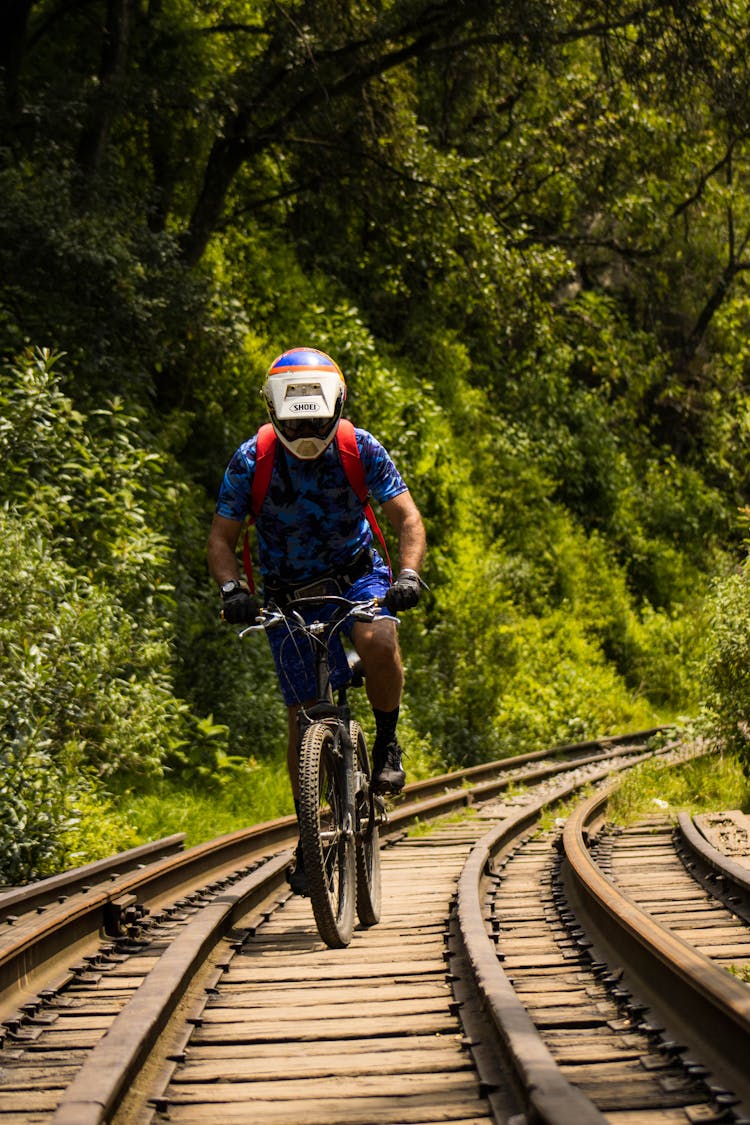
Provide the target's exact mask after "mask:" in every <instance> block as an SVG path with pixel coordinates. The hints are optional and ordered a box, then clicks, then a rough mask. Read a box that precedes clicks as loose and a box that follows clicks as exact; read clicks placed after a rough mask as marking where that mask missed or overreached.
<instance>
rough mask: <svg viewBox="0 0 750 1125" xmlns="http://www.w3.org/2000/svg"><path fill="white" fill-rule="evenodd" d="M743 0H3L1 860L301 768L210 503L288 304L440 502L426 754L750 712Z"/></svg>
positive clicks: (419, 665) (287, 327)
mask: <svg viewBox="0 0 750 1125" xmlns="http://www.w3.org/2000/svg"><path fill="white" fill-rule="evenodd" d="M747 17H748V11H747V3H746V0H741V2H735V0H706V2H703V3H700V4H698V3H697V2H693V0H689V2H687V3H681V4H675V3H673V2H668V0H653V2H652V3H648V4H636V3H634V2H632V0H631V2H628V0H615V2H614V3H611V2H607V3H606V4H605V3H602V2H600V0H590V2H586V3H583V4H577V3H572V2H568V0H562V2H560V3H555V4H552V3H551V2H549V0H534V2H532V3H526V4H518V3H516V2H515V0H502V2H498V3H495V4H485V3H481V2H478V0H468V2H467V3H463V4H454V3H452V2H451V0H444V2H438V3H434V2H433V0H430V2H429V3H428V2H427V0H389V2H388V3H387V4H384V5H371V4H367V3H362V2H357V0H337V2H335V3H331V4H327V5H320V4H313V3H312V2H311V0H295V2H294V3H292V5H291V6H286V7H280V6H278V5H275V4H271V3H267V2H266V0H222V2H221V3H219V2H216V0H199V2H197V3H189V4H188V3H185V2H184V0H108V2H107V3H106V4H105V3H103V2H102V0H93V2H92V0H11V2H10V3H8V4H6V5H4V6H3V7H2V10H0V83H1V84H2V88H1V91H0V93H1V95H2V101H1V103H0V131H1V136H0V357H2V361H3V367H2V374H1V375H0V454H1V457H0V488H1V490H2V491H1V496H2V509H1V510H0V520H1V521H2V527H1V530H2V537H1V538H0V608H1V609H2V614H1V620H0V758H1V759H2V766H3V771H2V780H0V823H1V824H2V825H3V827H2V828H0V833H2V835H0V839H1V840H2V842H3V844H4V845H5V846H4V847H3V849H2V855H3V864H4V866H2V867H1V868H0V878H6V879H13V880H15V879H20V878H23V877H25V876H27V875H29V874H32V873H35V872H39V871H44V870H50V869H53V868H54V867H55V866H56V865H59V864H61V863H65V862H69V861H70V857H71V850H75V849H76V848H79V849H81V848H82V849H83V850H84V851H85V850H86V849H88V850H89V851H90V850H91V847H92V846H93V845H91V844H90V842H86V843H85V844H81V843H80V841H81V840H82V839H83V838H84V837H85V835H86V834H85V831H84V827H85V824H86V823H87V822H88V821H90V818H91V813H90V810H91V809H92V808H95V807H96V803H97V801H99V800H105V799H106V796H105V794H106V792H107V791H108V790H110V791H112V792H113V793H115V794H121V792H122V790H123V789H128V790H129V791H131V792H134V793H135V794H136V796H137V793H138V792H141V791H144V790H146V789H148V787H149V786H151V785H153V783H154V780H153V779H154V778H156V777H159V776H161V775H166V776H167V777H172V778H178V779H180V780H181V783H182V784H185V785H191V786H193V787H201V788H203V789H208V790H210V789H211V788H212V787H214V788H215V789H218V788H220V787H221V786H222V784H224V783H227V782H229V783H230V784H234V783H236V784H238V785H245V784H247V783H248V780H247V779H248V777H250V778H251V779H253V778H255V779H256V780H257V779H258V777H259V774H260V773H261V772H262V769H263V767H264V763H265V764H266V765H267V767H268V769H269V770H270V771H274V772H275V771H277V770H278V769H279V768H280V765H279V761H280V759H279V748H280V744H281V742H282V741H283V725H284V715H283V708H282V707H281V705H280V703H279V700H278V697H277V694H276V691H275V685H274V682H273V676H272V674H271V670H270V667H269V661H268V658H267V655H266V652H265V650H264V649H262V648H261V646H260V645H252V644H247V645H243V646H242V647H241V649H240V646H239V645H238V643H237V641H236V639H235V638H234V636H233V635H232V634H231V632H230V631H229V630H224V631H222V629H221V627H220V626H219V623H218V620H217V612H216V611H217V606H216V595H215V592H214V591H213V590H212V589H211V586H210V583H209V581H208V579H207V576H206V568H205V559H204V543H205V535H206V531H207V527H208V522H209V520H210V513H211V510H212V505H213V498H214V495H215V492H216V488H217V485H218V482H219V480H220V476H221V473H222V471H223V468H224V465H225V463H226V461H227V460H228V458H229V456H230V455H231V453H232V451H233V449H234V448H235V447H236V445H237V444H238V443H239V442H240V441H241V440H242V439H243V438H245V437H246V436H248V435H249V434H250V433H251V432H252V431H253V429H254V428H255V427H256V426H257V424H258V422H259V421H260V420H261V404H260V402H259V400H258V397H257V388H258V386H259V384H260V382H261V380H262V377H263V373H264V370H265V369H266V367H267V366H268V364H269V362H270V360H271V359H272V358H273V357H274V355H276V354H277V353H278V352H279V351H280V350H282V349H283V348H284V347H287V346H291V345H293V344H299V343H309V344H312V345H314V346H317V347H321V348H323V349H325V350H327V351H329V352H330V353H331V354H332V355H334V356H335V357H336V359H337V360H338V361H339V362H340V363H341V365H342V366H343V368H344V370H345V372H346V376H347V380H348V384H349V391H350V395H349V401H348V412H349V415H350V416H351V417H352V418H353V419H354V420H355V421H356V422H357V423H358V424H362V425H366V426H367V427H368V428H369V429H371V430H373V431H374V432H375V433H376V434H377V435H378V436H379V437H380V438H381V439H382V440H383V441H384V443H385V444H386V445H387V447H388V448H389V449H390V450H391V452H392V453H393V455H394V458H395V459H396V461H397V463H398V465H399V467H400V468H401V470H402V472H403V473H404V475H405V476H406V478H407V480H408V482H409V484H410V487H411V489H412V491H413V493H414V495H415V497H416V499H417V501H418V503H419V505H420V507H421V509H422V511H423V513H424V516H425V519H426V522H427V525H428V533H429V542H430V553H429V560H428V566H427V570H426V578H427V581H428V583H429V585H430V587H431V596H430V598H429V599H427V601H426V604H425V605H424V606H423V607H422V608H420V610H419V611H418V612H416V613H414V614H412V615H410V616H409V617H405V618H404V623H403V628H402V638H403V646H404V651H405V656H406V662H407V670H408V691H407V696H406V699H405V706H404V732H405V739H404V740H405V742H406V744H407V746H408V747H409V749H410V754H411V756H410V759H409V763H410V769H411V771H412V774H413V773H414V772H417V773H419V772H427V771H429V770H434V769H441V768H443V767H445V766H446V765H450V764H454V763H469V762H473V761H476V760H478V759H480V758H485V759H487V758H490V757H493V756H496V755H501V754H507V753H510V752H513V751H517V750H521V749H526V748H529V747H532V746H538V745H540V744H545V743H551V742H555V741H570V740H571V739H576V738H579V737H585V736H587V735H594V734H598V733H604V732H609V731H613V730H622V729H623V728H625V727H628V726H631V727H632V726H646V725H650V724H652V723H654V722H656V721H658V720H659V719H662V718H671V717H674V716H675V715H678V714H681V713H688V712H695V711H697V710H698V708H699V705H700V703H701V700H702V696H704V695H707V697H709V698H708V699H707V704H706V713H707V714H710V715H712V716H713V717H714V718H713V719H712V721H713V722H714V724H718V727H717V728H716V729H718V730H720V732H721V733H722V734H723V736H727V732H728V737H730V738H731V739H734V738H735V736H736V734H737V732H738V731H742V730H743V729H744V727H743V724H744V722H745V718H744V716H745V714H746V708H745V702H746V700H747V692H746V691H744V690H743V689H741V688H740V687H737V686H736V685H735V681H734V679H733V675H734V673H733V672H732V669H733V668H734V667H735V665H736V661H737V657H736V655H735V653H736V652H737V651H742V649H743V646H745V647H747V644H748V641H747V637H748V634H749V631H750V624H748V622H749V621H750V614H749V613H748V611H747V609H746V608H744V607H745V602H746V599H747V593H746V583H747V576H746V573H745V572H744V571H742V570H738V571H737V572H736V573H733V568H734V567H736V566H737V565H738V564H739V563H741V562H742V558H743V554H744V546H743V543H742V528H741V524H740V521H739V519H738V509H739V508H742V507H743V506H745V505H746V504H748V502H750V495H748V494H749V492H750V479H749V477H748V464H749V463H750V459H749V454H750V410H748V395H747V377H746V375H747V367H748V362H749V359H750V355H749V350H748V348H749V345H748V332H747V327H748V321H749V320H750V294H749V293H748V288H747V279H746V278H747V269H748V265H750V249H749V248H748V243H749V242H750V192H749V191H748V156H749V155H750V152H749V148H748V146H749V144H750V138H749V137H748V132H747V124H746V123H747V121H748V119H750V72H749V71H748V62H747V60H748V57H749V56H748V37H749V36H750V30H749V29H750V20H748V18H747ZM712 584H713V588H714V589H715V590H716V591H717V592H716V594H715V595H714V600H713V601H711V602H710V603H706V593H707V591H708V590H709V588H710V587H711V586H712ZM716 599H718V600H716ZM721 621H724V622H725V624H727V628H726V630H725V632H724V633H722V628H721V627H720V625H717V623H720V622H721ZM709 622H713V624H714V633H713V634H712V635H713V636H714V637H715V638H716V639H715V641H712V642H711V644H709V646H708V651H706V649H705V640H706V636H707V634H708V623H709ZM736 646H738V647H736ZM701 661H703V662H704V663H703V664H701ZM733 662H734V663H733ZM700 667H704V668H705V669H706V673H705V677H706V678H705V681H704V682H705V685H706V686H705V687H704V686H703V685H702V683H701V680H700V678H699V668H700ZM743 682H744V681H743ZM748 702H750V700H748ZM409 763H408V764H409ZM128 799H130V798H128ZM87 809H88V810H89V812H88V813H87V812H86V810H87ZM87 818H88V820H87ZM115 820H116V817H114V816H113V821H112V822H114V821H115ZM76 824H78V826H79V828H78V830H77V829H76ZM76 831H78V833H79V834H78V835H76ZM207 831H208V832H210V825H207ZM86 839H87V841H88V837H86ZM109 843H110V841H109V840H108V841H107V844H106V846H109ZM102 846H105V845H102ZM6 857H7V862H6Z"/></svg>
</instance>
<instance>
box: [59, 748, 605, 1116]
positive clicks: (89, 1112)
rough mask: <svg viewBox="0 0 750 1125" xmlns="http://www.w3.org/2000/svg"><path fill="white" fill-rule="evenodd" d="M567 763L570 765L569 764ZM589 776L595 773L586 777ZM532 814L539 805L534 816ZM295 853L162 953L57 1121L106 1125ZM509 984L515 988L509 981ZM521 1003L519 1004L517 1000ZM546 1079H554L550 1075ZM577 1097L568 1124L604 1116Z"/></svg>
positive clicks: (421, 805)
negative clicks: (206, 965)
mask: <svg viewBox="0 0 750 1125" xmlns="http://www.w3.org/2000/svg"><path fill="white" fill-rule="evenodd" d="M602 757H603V758H604V760H605V761H607V762H608V761H609V760H610V759H611V757H612V752H608V753H606V754H605V755H603V756H602V755H594V756H593V757H589V758H586V759H585V762H586V763H589V762H591V761H600V760H601V759H602ZM582 764H584V762H583V761H576V763H575V765H576V767H578V766H580V765H582ZM565 768H568V769H569V768H570V765H569V764H568V765H567V766H566V767H565ZM557 772H559V765H555V767H554V769H553V771H552V773H553V774H554V773H557ZM608 773H609V767H608V766H607V767H605V768H604V769H602V770H601V771H600V775H601V776H607V775H608ZM540 774H541V775H542V777H544V776H547V774H546V773H545V771H544V770H536V771H534V779H535V780H541V778H540V777H539V775H540ZM597 776H599V775H597ZM509 780H510V779H508V778H504V779H499V780H498V781H497V782H496V783H495V784H494V785H493V783H487V782H484V783H483V784H482V785H481V786H479V787H478V788H480V789H481V790H483V791H484V796H485V798H486V797H487V796H488V795H489V794H488V793H487V790H488V789H492V790H493V791H495V790H497V791H500V790H502V788H504V787H506V786H507V785H508V784H509ZM588 780H590V779H587V782H588ZM587 782H582V781H578V782H576V783H575V784H574V785H571V786H569V787H568V789H566V790H565V792H573V791H574V790H575V788H577V787H578V786H580V785H581V784H584V783H587ZM555 799H556V800H557V799H559V797H556V798H555ZM471 800H472V791H471V790H460V791H457V792H454V793H451V794H448V795H446V796H444V797H439V798H431V799H428V800H422V801H417V802H415V803H414V804H413V805H410V806H407V807H406V808H401V809H398V810H396V811H395V812H394V813H393V815H392V817H391V819H390V823H389V825H388V829H389V831H390V832H391V833H394V832H398V831H400V830H401V829H403V828H404V827H405V826H406V824H407V823H409V821H411V820H414V819H416V818H418V817H420V816H428V815H432V816H437V815H441V814H443V813H444V812H445V811H446V808H449V807H450V808H452V807H453V806H454V803H455V802H456V801H458V802H460V805H461V806H465V805H466V804H467V803H471ZM547 801H548V798H547V799H543V800H540V801H539V802H537V804H536V805H535V806H534V810H537V809H541V808H543V807H544V806H545V804H546V803H547ZM535 815H536V811H535V812H534V813H533V814H532V818H533V817H535ZM515 819H516V820H517V821H519V822H523V823H526V822H527V820H528V816H527V815H525V810H524V811H523V812H521V813H519V814H518V815H517V817H516V818H515ZM290 858H291V851H290V850H289V851H286V852H284V853H281V855H279V856H277V857H276V858H275V859H273V860H272V861H269V862H267V863H265V864H264V865H263V866H262V867H261V868H260V869H259V870H258V871H256V872H255V873H253V874H251V875H249V876H247V877H246V878H245V879H244V880H243V881H242V882H241V883H239V884H237V885H236V886H235V887H233V888H232V890H231V891H228V892H225V893H224V894H222V895H221V896H220V897H219V898H218V899H216V900H215V902H214V903H212V904H211V905H210V906H209V907H206V908H204V909H203V910H202V911H201V914H200V916H199V917H198V918H196V920H194V921H193V922H191V924H190V926H189V927H188V928H187V929H186V931H185V932H184V933H183V934H181V935H180V937H178V938H177V939H176V941H175V942H173V944H172V945H171V946H170V947H169V950H168V951H167V954H164V955H162V957H161V958H160V960H159V962H158V963H157V965H156V966H154V968H153V969H152V970H151V972H150V973H149V974H148V976H147V977H146V980H145V982H144V984H142V985H141V986H140V987H139V989H138V990H137V992H136V993H135V994H134V995H133V996H132V997H131V999H130V1000H129V1001H128V1002H127V1003H126V1005H125V1007H124V1008H123V1009H122V1011H121V1012H120V1013H119V1015H118V1016H117V1017H116V1018H115V1021H114V1023H113V1024H112V1025H111V1027H110V1028H109V1030H108V1033H107V1035H106V1036H105V1037H104V1039H102V1040H100V1041H99V1043H98V1044H96V1045H95V1046H94V1047H93V1049H92V1051H91V1052H90V1054H89V1056H88V1057H87V1059H86V1061H85V1063H84V1064H83V1066H82V1068H81V1069H80V1071H79V1072H78V1074H77V1076H76V1078H75V1079H74V1081H73V1083H72V1084H71V1086H70V1087H69V1088H68V1089H67V1091H66V1093H65V1094H64V1096H63V1098H62V1100H61V1102H60V1104H59V1106H58V1109H57V1112H56V1113H55V1115H54V1117H53V1123H54V1125H102V1123H103V1122H107V1121H109V1120H111V1119H112V1118H113V1116H114V1115H115V1114H116V1113H117V1110H118V1108H119V1107H120V1105H121V1102H122V1099H123V1097H124V1096H125V1094H126V1092H127V1089H128V1087H129V1085H130V1083H131V1082H132V1080H133V1078H134V1077H135V1075H136V1074H137V1072H138V1069H139V1067H140V1066H141V1065H142V1063H143V1061H144V1060H145V1059H146V1058H147V1057H148V1055H149V1054H150V1052H151V1051H152V1050H153V1049H154V1047H155V1044H156V1042H157V1040H158V1037H159V1035H160V1033H161V1031H162V1030H163V1028H164V1026H165V1024H166V1022H167V1020H168V1017H169V1016H170V1015H171V1013H172V1012H173V1011H174V1009H175V1007H176V1005H177V1003H178V1001H179V1000H180V998H181V997H182V996H183V995H184V993H185V992H186V991H187V989H188V987H189V984H190V981H191V979H192V977H193V976H194V974H195V973H196V972H197V971H198V969H199V967H200V965H201V963H202V961H203V959H204V958H205V957H206V955H207V953H208V952H209V951H210V950H211V949H212V948H213V946H214V945H215V944H216V942H217V941H218V940H219V939H220V938H221V937H222V936H223V935H224V934H226V932H227V931H228V929H229V927H230V926H231V925H233V924H235V923H236V921H237V919H238V917H239V916H240V914H241V913H243V912H247V910H248V909H250V908H251V907H252V906H253V905H255V906H258V905H261V906H262V904H263V903H264V902H266V901H267V900H268V899H269V897H270V896H271V895H273V894H275V893H278V891H279V889H280V888H281V887H282V886H283V883H284V871H285V869H286V866H287V864H288V862H289V860H290ZM249 895H252V901H250V900H249V898H248V896H249ZM485 936H486V935H485ZM508 987H509V988H510V986H508ZM510 990H511V992H512V988H511V989H510ZM516 1006H517V1007H518V1003H517V1002H516ZM527 1018H528V1017H527ZM546 1086H550V1080H549V1079H548V1080H547V1083H546ZM550 1088H551V1089H553V1093H554V1096H555V1097H558V1096H559V1089H558V1088H557V1086H554V1087H552V1086H550ZM578 1102H579V1104H577V1106H576V1121H575V1123H573V1121H572V1119H571V1125H601V1121H602V1120H603V1119H602V1118H601V1117H593V1116H589V1117H585V1116H582V1114H583V1113H584V1110H585V1109H586V1107H589V1108H590V1103H588V1102H587V1101H586V1099H585V1098H582V1097H580V1096H579V1099H578Z"/></svg>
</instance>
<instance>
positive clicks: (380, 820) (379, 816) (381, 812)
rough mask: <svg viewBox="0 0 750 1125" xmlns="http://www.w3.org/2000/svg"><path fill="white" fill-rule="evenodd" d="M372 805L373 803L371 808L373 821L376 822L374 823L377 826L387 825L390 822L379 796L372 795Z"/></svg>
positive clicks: (384, 804) (383, 802)
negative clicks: (372, 808) (373, 816)
mask: <svg viewBox="0 0 750 1125" xmlns="http://www.w3.org/2000/svg"><path fill="white" fill-rule="evenodd" d="M372 803H373V806H374V808H375V821H376V823H377V824H388V822H389V820H390V817H389V816H388V808H387V807H386V803H385V801H384V800H383V798H382V797H381V796H380V795H379V794H377V793H373V795H372Z"/></svg>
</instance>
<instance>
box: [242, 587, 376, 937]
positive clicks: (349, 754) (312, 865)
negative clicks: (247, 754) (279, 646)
mask: <svg viewBox="0 0 750 1125" xmlns="http://www.w3.org/2000/svg"><path fill="white" fill-rule="evenodd" d="M326 604H328V605H331V604H333V612H332V613H331V615H330V616H329V617H328V618H327V619H326V620H325V621H320V620H315V619H313V620H312V621H306V620H305V618H304V617H303V616H302V614H301V613H300V609H313V608H316V607H323V606H325V605H326ZM378 608H379V603H378V601H377V599H374V598H373V599H369V600H368V601H364V602H353V601H350V600H349V599H347V598H342V597H338V596H333V595H330V596H319V597H300V598H296V599H294V600H293V601H291V602H289V603H287V605H286V606H285V607H284V609H283V610H281V609H277V608H275V607H272V606H269V607H268V608H267V609H266V610H264V611H263V614H262V620H261V621H260V623H259V624H258V625H251V626H249V627H247V628H246V629H243V630H242V631H241V633H240V636H241V637H243V636H245V635H246V634H247V633H250V632H253V631H257V630H259V629H266V628H275V627H285V628H286V629H288V630H289V637H290V640H293V639H294V635H295V633H300V634H301V635H303V636H304V637H305V638H307V639H308V640H310V641H311V642H312V644H313V651H314V658H315V679H316V687H317V698H316V701H315V703H313V704H312V705H310V706H305V705H304V701H300V707H299V712H298V719H297V721H298V738H297V749H298V761H299V769H300V801H299V809H300V812H299V817H300V840H301V844H302V849H303V853H304V857H305V868H306V871H307V873H308V880H309V887H310V898H311V902H312V906H313V912H314V914H315V919H316V922H317V924H318V930H319V932H320V934H321V937H323V939H324V941H326V942H327V944H329V945H332V946H338V947H340V946H344V945H347V944H348V943H349V941H350V940H351V935H352V930H353V926H354V911H355V902H356V910H357V913H358V914H359V917H360V921H361V922H362V924H363V925H365V926H370V925H374V924H375V923H376V922H377V921H378V920H379V917H380V866H379V853H378V848H379V843H378V839H379V835H378V825H379V823H380V821H381V819H382V814H384V813H385V805H384V803H383V802H382V801H381V800H380V799H379V798H376V797H375V795H374V794H373V793H372V792H371V789H370V785H369V763H368V759H367V747H366V743H365V740H364V735H363V733H362V730H361V728H360V727H359V726H358V725H357V724H356V723H353V722H352V717H351V711H350V707H349V704H348V701H347V689H348V686H349V685H348V683H347V684H344V685H342V686H341V687H339V688H338V689H337V690H338V700H337V702H334V697H333V689H332V687H331V679H330V660H329V645H330V641H331V638H332V637H333V636H334V635H335V633H336V631H337V629H338V628H340V627H341V626H342V625H343V623H344V622H345V621H346V620H347V619H349V618H351V617H354V618H355V619H359V620H362V621H372V620H374V619H375V617H376V616H377V609H378ZM355 744H356V745H355ZM376 805H377V812H376ZM355 882H356V888H355V886H354V884H355Z"/></svg>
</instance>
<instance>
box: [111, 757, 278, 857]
mask: <svg viewBox="0 0 750 1125" xmlns="http://www.w3.org/2000/svg"><path fill="white" fill-rule="evenodd" d="M115 804H116V808H117V812H118V816H119V817H120V819H121V820H122V821H124V822H125V823H127V824H128V825H129V827H130V828H131V829H132V830H133V832H134V833H135V834H136V835H137V837H138V839H139V840H141V841H144V840H155V839H158V838H159V837H161V836H170V835H172V833H174V832H184V833H185V846H186V847H191V846H192V845H193V844H200V843H202V842H203V841H204V840H211V839H213V838H214V837H215V836H223V835H225V834H227V833H230V832H236V831H238V830H239V829H241V828H247V827H248V826H249V825H252V824H261V823H262V822H263V821H266V820H275V819H276V817H279V816H285V815H287V814H289V813H292V812H293V811H294V806H293V803H292V794H291V789H290V786H289V778H288V776H287V770H286V762H285V761H283V760H281V759H279V760H275V761H264V762H253V763H251V764H249V765H248V767H247V769H242V770H236V771H232V773H231V774H230V775H229V776H228V778H227V780H226V781H225V782H224V784H223V785H221V786H211V787H202V786H200V785H198V784H195V783H194V784H192V785H189V786H187V785H182V784H179V783H178V782H176V781H169V780H162V781H159V782H156V783H155V784H154V785H153V786H152V787H151V788H150V789H149V791H148V792H145V793H137V792H132V791H130V792H125V793H122V794H119V795H118V796H117V798H116V801H115Z"/></svg>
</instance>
